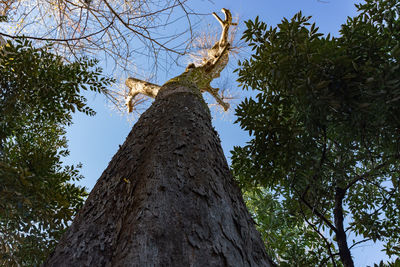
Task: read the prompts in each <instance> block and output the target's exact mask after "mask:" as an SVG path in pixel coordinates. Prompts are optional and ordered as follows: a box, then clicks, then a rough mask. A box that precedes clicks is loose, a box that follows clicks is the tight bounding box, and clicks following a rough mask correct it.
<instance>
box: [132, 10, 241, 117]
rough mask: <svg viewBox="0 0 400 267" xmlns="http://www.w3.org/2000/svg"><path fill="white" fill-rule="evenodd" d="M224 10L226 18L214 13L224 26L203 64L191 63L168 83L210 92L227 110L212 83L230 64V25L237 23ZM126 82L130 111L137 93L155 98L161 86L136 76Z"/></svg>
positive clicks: (227, 106) (226, 104)
mask: <svg viewBox="0 0 400 267" xmlns="http://www.w3.org/2000/svg"><path fill="white" fill-rule="evenodd" d="M222 12H223V13H224V15H225V19H224V20H222V19H221V18H220V17H219V16H218V15H217V14H216V13H213V15H214V17H215V18H216V19H217V20H218V22H219V23H220V25H221V27H222V32H221V37H220V39H219V41H217V42H216V43H215V44H214V45H213V46H212V48H211V49H209V50H208V53H207V57H205V58H203V60H202V64H200V65H199V66H196V65H195V64H194V63H190V64H189V65H188V67H187V68H186V70H185V72H183V73H182V74H181V75H179V76H177V77H175V78H173V79H171V80H169V81H168V82H166V84H167V83H180V84H182V85H186V86H193V85H194V86H196V87H197V88H198V89H199V90H200V92H202V93H203V92H208V93H210V94H211V95H212V96H213V97H214V98H215V99H216V101H217V102H218V104H219V105H221V106H222V107H223V108H224V110H225V111H226V110H228V109H229V103H226V102H224V100H223V98H222V97H221V95H220V93H219V88H212V87H211V85H210V83H211V81H212V80H213V79H215V78H218V77H219V76H220V73H221V71H222V70H223V69H224V68H225V66H226V65H227V64H228V60H229V49H230V44H229V41H228V37H229V27H230V26H231V25H237V24H236V23H232V15H231V12H230V11H229V10H228V9H225V8H223V9H222ZM125 84H126V85H127V86H128V87H129V94H128V96H127V98H126V105H127V107H128V111H129V112H131V111H132V110H133V106H132V105H133V99H134V97H135V96H136V95H138V94H144V95H147V96H150V97H152V98H155V97H156V96H157V94H158V92H159V90H160V88H161V86H159V85H156V84H152V83H149V82H146V81H142V80H139V79H136V78H128V79H127V81H126V83H125Z"/></svg>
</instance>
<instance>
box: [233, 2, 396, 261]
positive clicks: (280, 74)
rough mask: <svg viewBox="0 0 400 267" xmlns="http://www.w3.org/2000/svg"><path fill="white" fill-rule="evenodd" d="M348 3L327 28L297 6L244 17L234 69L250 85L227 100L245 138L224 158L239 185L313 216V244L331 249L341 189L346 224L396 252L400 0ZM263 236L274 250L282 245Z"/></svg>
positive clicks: (290, 212)
mask: <svg viewBox="0 0 400 267" xmlns="http://www.w3.org/2000/svg"><path fill="white" fill-rule="evenodd" d="M357 7H358V9H359V15H358V16H356V17H354V18H348V20H347V22H346V23H345V24H344V25H342V28H341V30H340V36H339V37H336V38H334V37H331V36H330V35H327V36H324V35H323V34H322V33H320V32H318V27H316V26H315V24H310V23H309V19H310V17H304V16H302V14H301V13H298V14H296V15H295V16H294V17H293V18H292V19H291V20H287V19H283V21H282V22H281V23H280V24H278V25H277V27H275V28H272V27H269V28H268V27H267V25H266V24H265V23H264V22H260V21H259V19H258V18H256V19H255V20H254V21H248V22H246V25H247V30H246V31H245V32H244V35H243V39H244V40H245V41H246V42H248V44H249V45H250V47H251V49H252V50H253V51H254V54H253V55H252V56H251V58H250V59H248V60H245V61H243V62H240V67H239V69H238V70H237V71H238V73H239V82H240V83H241V84H242V86H243V88H244V89H249V88H251V89H253V90H256V91H258V94H257V96H256V97H255V98H249V99H246V100H245V101H244V102H242V103H241V104H240V105H239V107H238V108H237V109H236V114H237V116H238V119H237V122H239V123H240V125H241V127H242V128H243V129H245V130H247V131H249V133H250V134H251V135H252V140H251V141H250V142H249V143H248V144H247V145H246V146H244V147H235V149H234V151H233V152H232V153H233V155H232V168H233V170H234V173H235V176H236V178H237V179H238V181H239V183H240V184H241V185H242V188H244V190H247V191H249V192H251V191H253V190H255V188H259V187H260V186H261V187H264V188H266V189H267V190H268V191H270V192H272V193H273V194H274V195H276V198H275V199H279V200H283V203H284V205H282V206H281V208H282V209H283V213H284V214H286V215H285V216H287V218H291V217H293V216H294V217H296V218H297V219H298V220H299V222H298V223H300V221H301V222H302V223H304V224H306V225H308V226H310V227H313V226H315V230H316V232H319V234H318V236H320V242H319V243H320V247H325V248H328V247H330V248H331V250H332V252H333V254H334V253H335V252H334V251H335V248H334V243H335V242H333V241H335V239H336V236H335V231H334V230H335V228H334V227H332V226H333V224H335V222H334V219H333V218H334V205H335V203H336V204H337V203H338V201H337V199H336V198H335V196H336V197H337V196H338V193H337V192H338V191H337V190H344V192H345V196H344V198H343V205H341V208H342V209H344V214H345V215H346V223H347V224H346V225H347V229H346V230H347V232H351V233H352V234H353V236H356V238H355V239H356V240H358V241H360V240H361V239H369V240H372V241H374V242H375V241H382V242H384V244H385V252H386V253H387V255H388V256H391V255H397V256H398V255H400V251H399V249H398V244H399V243H400V226H399V224H398V222H399V221H400V190H399V183H400V180H399V177H400V176H399V171H400V165H399V157H400V78H399V77H400V68H399V59H400V58H399V57H400V45H399V44H400V43H399V40H400V20H399V15H400V3H398V1H394V0H380V1H378V0H368V1H366V2H365V3H364V4H360V5H357ZM257 190H259V189H257ZM262 199H265V198H264V197H260V198H259V200H260V201H261V200H262ZM266 202H267V203H269V202H270V200H266ZM271 216H276V215H274V214H272V215H271ZM299 225H301V224H299ZM336 226H337V225H336ZM302 236H303V235H299V236H297V237H296V236H294V237H293V238H296V240H297V238H301V237H302ZM322 236H324V238H323V237H322ZM307 238H308V237H307ZM315 238H316V236H312V237H310V238H309V241H310V242H316V239H315ZM279 242H280V243H282V241H279ZM279 242H278V243H279ZM313 244H315V243H313ZM350 244H352V243H351V242H350ZM268 246H270V248H271V249H273V250H274V251H275V253H276V254H277V255H282V254H287V253H288V251H287V249H291V247H290V246H289V247H288V248H285V247H282V246H280V244H267V247H268ZM307 246H309V245H307ZM309 248H310V247H309ZM311 251H312V249H311V250H308V251H306V254H307V257H309V259H312V258H313V255H311V254H310V253H311ZM325 253H326V254H329V253H328V250H327V249H326V250H325ZM331 260H332V259H331Z"/></svg>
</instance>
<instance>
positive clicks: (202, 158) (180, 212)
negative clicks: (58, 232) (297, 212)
mask: <svg viewBox="0 0 400 267" xmlns="http://www.w3.org/2000/svg"><path fill="white" fill-rule="evenodd" d="M99 145H100V144H99ZM44 266H57V267H60V266H113V267H114V266H271V262H270V260H269V259H268V257H267V254H266V252H265V248H264V244H263V242H262V240H261V238H260V235H259V233H258V232H257V231H256V230H255V227H254V223H253V221H252V219H251V217H250V215H249V213H248V211H247V209H246V207H245V204H244V202H243V199H242V196H241V192H240V190H239V188H238V187H237V186H236V185H235V183H234V182H233V179H232V175H231V173H230V171H229V168H228V165H227V162H226V159H225V157H224V154H223V152H222V149H221V145H220V141H219V138H218V135H217V133H216V132H215V130H214V129H213V127H212V126H211V118H210V114H209V110H208V107H207V105H206V104H205V102H204V101H203V99H202V97H201V94H200V92H199V91H198V89H197V88H190V87H186V86H181V85H179V84H178V83H169V84H167V85H164V86H163V87H162V88H161V89H160V92H159V94H158V95H157V98H156V101H155V102H154V103H153V105H152V106H151V107H150V108H149V109H148V110H147V111H146V112H145V113H144V114H143V115H142V116H141V117H140V119H139V120H138V122H137V123H136V125H135V126H134V127H133V129H132V131H131V132H130V134H129V135H128V137H127V139H126V141H125V143H124V144H123V145H122V147H121V148H120V150H119V151H118V152H117V154H116V155H115V156H114V157H113V159H112V161H111V162H110V164H109V165H108V167H107V169H106V170H105V171H104V172H103V174H102V176H101V177H100V179H99V180H98V182H97V184H96V185H95V187H94V188H93V190H92V192H91V193H90V195H89V197H88V199H87V201H86V203H85V205H84V207H83V208H82V210H81V211H80V212H79V214H78V215H77V216H76V218H75V220H74V222H73V224H72V225H71V227H70V228H69V229H68V231H67V232H66V233H65V235H64V237H63V238H62V240H61V241H60V243H59V244H58V246H57V248H56V249H55V251H54V252H53V254H52V255H51V256H50V258H49V259H48V260H47V262H46V263H45V264H44Z"/></svg>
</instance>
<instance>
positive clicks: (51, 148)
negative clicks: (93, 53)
mask: <svg viewBox="0 0 400 267" xmlns="http://www.w3.org/2000/svg"><path fill="white" fill-rule="evenodd" d="M95 64H96V61H93V60H86V59H80V60H78V61H76V62H73V63H65V62H64V61H63V60H62V58H61V57H59V56H56V55H54V54H52V53H51V46H50V45H46V46H44V47H41V48H35V47H34V46H32V43H31V42H29V41H27V40H24V39H17V40H16V41H15V42H7V43H6V44H5V45H4V46H3V47H1V48H0V118H1V119H0V265H6V266H38V265H39V264H40V263H41V262H42V261H43V260H44V259H45V258H46V257H47V255H48V253H49V252H50V251H51V250H52V249H53V248H54V246H55V244H56V242H57V241H58V239H59V238H60V237H61V235H62V233H63V232H64V231H65V229H66V227H67V226H68V224H69V222H70V220H71V218H72V217H73V216H74V214H75V213H76V212H77V210H78V209H79V208H80V207H81V206H82V204H83V200H84V197H85V196H86V191H85V189H84V188H81V187H79V186H76V185H74V184H72V183H71V182H73V181H76V180H79V179H81V175H80V174H79V167H80V166H79V164H78V165H75V166H74V165H71V166H66V165H65V164H63V162H62V159H63V157H65V156H67V155H68V153H69V152H68V150H67V140H66V138H65V126H66V125H69V124H70V123H71V119H72V117H71V113H73V112H75V111H79V112H85V113H86V114H88V115H94V114H95V112H94V111H93V110H92V109H90V108H89V107H87V106H86V99H85V98H84V97H83V96H82V95H81V92H82V91H85V90H87V91H94V92H100V93H101V92H104V90H106V86H107V85H109V84H110V83H111V82H112V80H110V79H108V78H105V77H102V76H101V69H99V68H95Z"/></svg>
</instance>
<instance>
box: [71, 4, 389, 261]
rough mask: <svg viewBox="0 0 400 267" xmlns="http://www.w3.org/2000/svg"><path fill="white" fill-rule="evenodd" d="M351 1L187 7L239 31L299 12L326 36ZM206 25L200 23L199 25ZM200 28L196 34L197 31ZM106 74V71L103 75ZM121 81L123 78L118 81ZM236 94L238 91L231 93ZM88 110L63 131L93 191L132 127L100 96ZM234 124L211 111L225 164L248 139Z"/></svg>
mask: <svg viewBox="0 0 400 267" xmlns="http://www.w3.org/2000/svg"><path fill="white" fill-rule="evenodd" d="M355 2H358V1H353V0H329V1H328V0H327V1H318V0H303V1H298V0H297V1H296V0H281V1H276V0H274V1H273V0H264V1H262V0H258V1H254V0H248V1H235V0H231V1H213V2H211V1H207V0H197V1H193V2H192V3H191V4H190V2H189V6H191V7H192V8H193V10H195V11H196V12H199V13H211V12H213V11H216V12H219V10H220V9H221V8H222V7H224V8H228V9H230V10H231V12H232V14H233V15H234V16H238V17H239V22H240V28H239V30H244V28H245V27H244V25H243V22H244V21H246V20H248V19H253V18H255V17H256V16H257V15H258V16H259V17H260V19H261V20H262V21H264V22H266V23H267V24H268V25H272V26H274V25H276V24H277V23H279V22H280V21H281V19H282V18H283V17H287V18H291V17H292V16H293V15H294V14H295V13H297V12H298V11H300V10H301V11H302V12H303V14H304V15H311V16H313V18H312V21H315V22H316V24H317V26H319V27H320V31H321V32H323V33H331V34H333V35H337V33H338V30H339V28H340V25H341V24H342V23H344V22H345V20H346V18H347V16H353V15H354V14H355V13H356V9H355V7H354V3H355ZM206 19H207V23H209V24H213V23H214V24H215V26H216V27H218V24H217V22H216V20H214V19H213V18H212V17H211V16H209V17H206ZM204 25H205V22H204ZM201 28H202V26H199V27H198V29H199V30H201ZM248 55H249V54H248V53H246V52H245V51H244V52H243V53H242V54H241V55H240V58H243V57H247V56H248ZM235 61H236V59H231V63H230V67H229V68H228V69H227V70H225V71H224V72H225V74H224V75H225V77H228V79H230V80H231V81H232V82H231V84H230V86H231V87H237V84H236V83H235V82H234V80H235V79H236V78H235V75H234V74H233V73H232V71H233V69H234V68H235ZM146 64H147V63H146V62H138V63H137V68H138V69H140V68H141V66H143V69H146ZM171 69H172V72H173V73H176V74H179V73H180V72H182V71H183V70H184V69H183V67H181V66H175V67H174V66H173V67H172V68H171ZM105 71H106V72H107V71H108V70H107V69H106V70H105ZM169 75H171V74H170V73H169V74H166V73H162V72H160V73H159V77H157V80H158V81H159V82H160V83H162V82H164V81H165V80H167V78H172V77H171V76H169ZM123 79H124V77H122V80H123ZM236 90H237V91H236V92H237V93H240V89H236ZM87 97H88V101H89V105H90V106H91V107H93V108H94V109H95V110H96V111H97V115H96V116H95V117H87V116H84V115H81V114H76V115H75V116H74V124H73V125H72V126H71V127H70V128H69V129H68V133H67V138H68V140H69V148H70V151H71V155H70V157H69V158H68V159H67V160H66V163H67V164H76V163H78V162H81V163H83V169H82V172H81V173H82V174H83V175H84V176H85V178H84V179H83V180H82V181H80V182H79V184H81V185H83V186H86V187H87V188H88V189H89V190H91V189H92V187H93V186H94V184H95V183H96V181H97V179H98V178H99V177H100V175H101V173H102V172H103V170H105V169H106V167H107V165H108V162H109V161H110V160H111V158H112V157H113V155H114V154H115V153H116V152H117V150H118V148H119V145H120V144H122V143H123V142H124V140H125V138H126V136H127V135H128V133H129V131H130V129H131V127H132V126H133V123H132V122H128V120H127V118H126V117H122V116H121V115H119V114H117V113H115V112H113V111H112V110H110V108H109V104H107V102H106V100H105V99H104V98H103V97H102V96H94V95H87ZM234 121H235V116H234V112H233V110H232V108H231V111H229V112H228V113H225V114H221V113H219V112H215V111H214V112H213V124H214V127H215V128H216V130H217V131H218V133H219V135H220V138H221V141H222V147H223V150H224V152H225V155H226V157H227V158H228V161H229V156H230V150H231V149H232V148H233V146H234V145H243V144H245V142H246V141H247V140H249V137H248V135H247V133H245V132H243V131H242V130H241V129H240V127H239V126H238V125H236V124H234V123H233V122H234ZM380 249H381V247H379V246H377V245H373V244H368V245H364V246H361V247H360V248H358V249H355V250H354V251H353V253H354V256H355V264H356V266H367V265H373V263H374V262H378V261H379V260H380V259H381V258H382V257H383V254H380V253H379V250H380Z"/></svg>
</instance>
